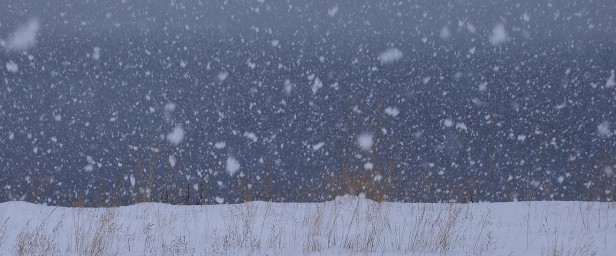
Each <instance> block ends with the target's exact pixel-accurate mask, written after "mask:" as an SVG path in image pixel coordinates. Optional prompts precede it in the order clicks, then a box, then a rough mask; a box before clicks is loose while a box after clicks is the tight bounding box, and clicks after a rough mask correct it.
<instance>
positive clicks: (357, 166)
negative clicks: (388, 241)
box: [0, 0, 616, 206]
mask: <svg viewBox="0 0 616 256" xmlns="http://www.w3.org/2000/svg"><path fill="white" fill-rule="evenodd" d="M307 2H308V1H269V0H265V1H264V2H259V1H228V2H227V3H224V2H222V1H204V0H202V1H151V2H150V1H131V0H126V1H124V3H123V2H122V1H119V0H118V1H75V2H72V1H49V2H46V3H39V1H17V0H15V1H13V0H0V6H2V8H0V38H7V37H8V36H9V35H10V34H11V33H12V32H13V31H14V30H15V29H16V28H17V27H18V26H20V25H21V24H24V23H26V22H28V20H30V19H33V18H36V19H38V20H39V21H40V24H41V28H40V30H39V33H38V37H37V44H36V46H35V47H34V48H32V49H29V50H27V51H24V52H16V51H9V50H1V51H0V64H1V66H0V84H1V86H0V202H3V201H9V200H26V201H29V202H36V203H44V204H51V205H77V204H79V205H87V206H106V205H116V204H131V203H135V202H141V201H162V202H169V203H177V204H187V203H188V204H194V203H216V200H215V199H216V198H217V197H218V201H221V200H220V199H224V202H232V203H233V202H242V201H245V200H271V201H285V202H289V201H293V202H309V201H323V200H329V199H331V198H333V196H336V195H341V194H347V193H349V194H359V193H364V194H365V195H366V196H368V197H369V198H372V199H375V200H388V201H405V202H439V201H457V202H468V201H471V200H472V201H481V200H484V201H511V200H601V201H612V200H614V193H615V191H616V178H615V177H614V174H613V172H614V170H615V169H616V156H615V153H616V136H614V135H607V134H603V135H602V134H600V133H598V126H599V125H608V126H609V127H610V129H611V131H612V133H613V131H614V128H615V127H616V110H615V109H616V88H614V87H611V88H608V87H606V82H607V80H608V78H609V77H610V75H611V74H612V72H614V70H616V58H615V57H616V27H615V26H614V25H616V24H615V20H614V17H615V15H613V14H614V13H616V7H615V5H614V3H613V2H612V1H609V0H605V1H556V2H548V1H539V2H538V3H537V2H536V1H528V0H523V1H480V3H476V2H477V1H399V2H393V1H378V2H377V1H367V0H366V1H351V0H349V1H312V2H309V3H307ZM334 7H337V12H336V13H335V15H333V16H332V15H329V13H331V14H333V11H330V10H333V8H334ZM328 12H329V13H328ZM524 17H528V18H529V19H527V20H525V19H524ZM497 24H502V25H503V26H504V27H505V29H506V31H507V33H508V36H509V41H508V42H506V43H503V44H501V45H497V46H495V45H492V44H491V43H490V42H489V40H488V38H489V36H490V34H491V31H492V29H493V28H494V27H495V26H496V25H497ZM444 27H447V28H448V29H449V31H450V34H451V36H450V37H449V38H441V36H440V34H441V31H442V29H443V28H444ZM473 28H474V29H473ZM473 31H474V32H473ZM95 47H98V48H99V49H100V59H94V58H92V54H93V51H94V48H95ZM392 48H396V49H399V50H400V51H401V52H403V58H402V59H400V60H398V61H396V62H394V63H391V64H385V63H381V62H380V61H379V59H378V56H379V55H380V54H381V53H382V52H383V51H385V50H387V49H392ZM473 48H474V50H471V49H473ZM473 51H474V52H473ZM471 52H473V53H471ZM8 62H14V63H16V64H17V65H18V66H19V71H18V72H16V73H12V72H9V71H8V70H7V69H5V63H8ZM184 64H185V65H184ZM221 73H226V74H228V77H227V79H225V80H224V81H221V80H220V79H219V75H220V74H221ZM316 78H318V79H319V81H321V82H322V84H323V87H322V88H321V89H319V90H318V91H317V92H316V93H313V90H312V86H313V84H314V83H315V80H316ZM428 78H429V79H428ZM482 83H487V85H486V88H487V89H486V90H479V88H480V84H482ZM285 84H292V90H291V92H290V93H287V92H286V91H285ZM171 104H175V106H176V108H175V110H174V111H169V110H165V106H170V105H171ZM387 107H395V108H397V109H398V110H399V111H400V114H399V115H397V116H390V115H388V114H386V113H385V109H386V108H387ZM449 121H452V123H453V126H451V127H447V126H446V125H445V124H446V123H448V122H449ZM178 126H179V127H182V128H183V129H184V131H185V137H184V140H183V141H182V142H181V143H180V144H179V145H172V144H170V143H169V142H168V141H167V140H166V139H165V136H166V135H167V134H168V133H170V132H171V131H172V130H173V129H174V127H178ZM246 133H254V134H255V135H256V136H257V140H256V141H253V140H252V139H250V138H248V137H247V136H245V135H246ZM362 133H370V134H372V135H373V139H374V146H373V147H372V149H371V150H370V151H362V150H361V149H360V148H359V147H358V145H357V138H358V136H359V135H360V134H362ZM524 136H525V137H524ZM523 138H524V139H523ZM522 139H523V140H522ZM218 142H225V144H226V147H224V148H222V149H218V148H216V147H215V146H214V144H215V143H218ZM321 142H323V143H324V145H323V147H322V148H320V149H319V150H313V149H314V148H313V146H314V145H316V144H318V143H321ZM170 157H173V158H175V160H176V161H175V165H172V164H171V163H170V162H171V161H170V160H169V159H170ZM229 157H233V158H235V159H237V161H238V162H239V163H240V165H241V168H240V170H239V172H238V173H236V174H235V175H233V176H231V175H229V173H228V172H227V171H226V168H225V167H226V162H227V159H228V158H229ZM366 162H370V163H373V165H374V167H373V168H372V169H371V170H367V169H365V168H364V164H365V163H366ZM132 179H134V180H135V182H134V185H133V184H131V180H132Z"/></svg>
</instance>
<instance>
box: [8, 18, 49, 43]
mask: <svg viewBox="0 0 616 256" xmlns="http://www.w3.org/2000/svg"><path fill="white" fill-rule="evenodd" d="M40 27H41V24H40V22H39V19H37V18H32V19H30V20H28V21H27V22H26V23H24V24H21V25H20V26H19V27H17V29H15V31H14V32H13V33H12V34H11V35H9V37H8V38H7V39H6V42H5V43H4V45H3V46H4V48H5V49H7V50H9V51H25V50H28V49H30V48H32V47H34V46H35V45H36V36H37V35H38V31H39V29H40Z"/></svg>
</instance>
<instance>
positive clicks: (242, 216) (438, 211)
mask: <svg viewBox="0 0 616 256" xmlns="http://www.w3.org/2000/svg"><path fill="white" fill-rule="evenodd" d="M614 241H616V203H600V202H515V203H479V204H446V203H441V204H408V203H375V202H373V201H370V200H366V199H361V198H358V197H351V196H346V197H341V198H338V199H337V200H335V201H331V202H326V203H266V202H251V203H244V204H237V205H211V206H172V205H165V204H157V203H143V204H138V205H133V206H126V207H119V208H64V207H49V206H40V205H34V204H29V203H24V202H8V203H2V204H0V248H1V249H0V255H616V243H614Z"/></svg>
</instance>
